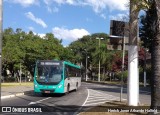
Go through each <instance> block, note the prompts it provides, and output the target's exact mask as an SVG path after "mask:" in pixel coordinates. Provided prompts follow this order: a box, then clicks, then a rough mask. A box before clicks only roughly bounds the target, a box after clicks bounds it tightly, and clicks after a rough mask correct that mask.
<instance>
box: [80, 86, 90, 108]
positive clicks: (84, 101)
mask: <svg viewBox="0 0 160 115" xmlns="http://www.w3.org/2000/svg"><path fill="white" fill-rule="evenodd" d="M87 92H88V95H87V98H86V100H85V101H84V103H83V104H82V106H84V105H85V104H86V102H87V100H88V97H89V89H87Z"/></svg>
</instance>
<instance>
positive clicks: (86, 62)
mask: <svg viewBox="0 0 160 115" xmlns="http://www.w3.org/2000/svg"><path fill="white" fill-rule="evenodd" d="M87 59H88V56H87V54H86V81H87V79H88V76H87V61H88V60H87Z"/></svg>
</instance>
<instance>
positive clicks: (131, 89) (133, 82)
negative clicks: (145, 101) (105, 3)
mask: <svg viewBox="0 0 160 115" xmlns="http://www.w3.org/2000/svg"><path fill="white" fill-rule="evenodd" d="M137 2H139V1H137ZM137 2H136V3H135V1H133V0H130V22H129V23H130V24H129V28H130V33H129V49H128V85H127V87H128V88H127V90H128V91H127V100H128V105H129V106H138V103H139V71H138V14H139V11H137V4H139V3H137Z"/></svg>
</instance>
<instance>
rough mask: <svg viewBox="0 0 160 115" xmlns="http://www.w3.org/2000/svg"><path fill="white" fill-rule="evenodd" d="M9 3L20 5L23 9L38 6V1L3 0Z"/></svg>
mask: <svg viewBox="0 0 160 115" xmlns="http://www.w3.org/2000/svg"><path fill="white" fill-rule="evenodd" d="M5 1H7V2H10V3H16V4H20V5H22V6H24V7H28V6H30V5H39V0H5Z"/></svg>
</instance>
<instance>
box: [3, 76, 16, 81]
mask: <svg viewBox="0 0 160 115" xmlns="http://www.w3.org/2000/svg"><path fill="white" fill-rule="evenodd" d="M4 82H16V78H15V77H5V78H4Z"/></svg>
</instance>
